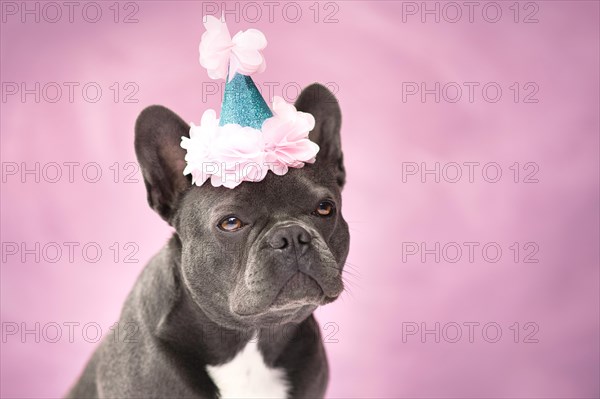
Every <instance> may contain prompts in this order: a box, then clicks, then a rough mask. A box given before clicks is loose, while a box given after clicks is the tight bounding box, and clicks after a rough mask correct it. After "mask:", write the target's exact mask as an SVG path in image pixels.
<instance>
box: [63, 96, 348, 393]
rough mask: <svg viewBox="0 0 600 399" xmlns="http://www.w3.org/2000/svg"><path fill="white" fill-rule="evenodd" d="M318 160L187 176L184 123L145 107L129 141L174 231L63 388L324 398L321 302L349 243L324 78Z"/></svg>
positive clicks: (334, 289) (152, 200)
mask: <svg viewBox="0 0 600 399" xmlns="http://www.w3.org/2000/svg"><path fill="white" fill-rule="evenodd" d="M295 105H296V108H297V109H298V110H299V111H303V112H309V113H311V114H312V115H313V116H314V117H315V128H314V129H313V130H312V131H311V132H310V135H309V138H310V140H312V141H313V142H315V143H317V144H318V145H319V147H320V150H319V153H318V155H317V159H316V161H315V163H314V164H306V165H305V166H304V167H303V168H298V169H293V168H291V169H290V171H289V172H288V173H287V174H285V175H283V176H278V175H275V174H273V173H269V174H268V175H267V176H266V178H265V179H264V180H262V181H260V182H244V183H242V184H241V185H240V186H239V187H237V188H236V189H234V190H230V189H227V188H224V187H213V186H211V184H209V183H205V184H204V185H202V186H201V187H198V186H194V185H192V183H191V179H190V178H189V176H184V175H183V173H182V171H183V169H184V167H185V161H184V156H185V153H184V150H183V149H182V148H181V146H180V141H181V137H182V136H187V135H188V132H189V129H190V128H189V126H188V125H187V124H186V123H185V122H184V121H183V120H182V119H181V118H180V117H178V116H177V115H176V114H175V113H173V112H172V111H170V110H168V109H167V108H164V107H162V106H151V107H148V108H146V109H145V110H143V111H142V113H141V114H140V116H139V117H138V119H137V121H136V125H135V150H136V155H137V158H138V161H139V164H140V167H141V170H142V174H143V178H144V183H145V186H146V190H147V197H148V203H149V204H150V206H151V207H152V209H154V210H155V211H156V212H157V213H158V214H159V215H160V216H161V217H162V218H163V219H164V220H165V221H167V222H168V223H169V224H170V225H171V226H172V227H173V228H174V229H175V232H174V234H173V236H172V238H171V239H170V240H169V241H168V243H167V244H166V245H165V247H164V248H163V249H162V250H161V251H160V252H159V253H158V254H157V255H155V256H154V257H153V258H152V260H151V261H150V262H149V264H148V265H147V266H146V267H145V268H144V270H143V272H142V273H141V275H140V276H139V278H138V280H137V282H136V283H135V286H134V287H133V289H132V291H131V293H130V294H129V296H128V298H127V300H126V302H125V304H124V306H123V309H122V313H121V316H120V319H119V324H118V325H119V329H120V330H121V331H120V332H121V333H120V334H114V335H113V336H109V337H106V338H105V339H104V340H103V341H102V342H101V344H100V346H99V347H98V348H97V350H96V351H95V352H94V354H93V355H92V357H91V359H90V360H89V362H88V363H87V365H86V367H85V368H84V371H83V373H82V375H81V376H80V377H79V380H78V381H77V382H76V384H75V385H74V386H73V387H72V388H71V390H70V391H69V393H68V394H67V398H218V397H222V398H225V397H236V398H238V397H261V398H264V397H288V398H300V397H310V398H316V397H323V396H324V395H325V390H326V387H327V382H328V364H327V357H326V354H325V350H324V346H323V342H322V339H321V335H320V332H319V330H320V328H319V325H318V324H317V322H316V320H315V318H314V316H313V311H314V310H315V309H316V308H317V307H318V306H319V305H324V304H327V303H330V302H332V301H334V300H335V299H336V298H338V297H339V296H340V294H341V293H342V292H343V289H344V285H343V280H342V272H343V268H344V264H345V262H346V257H347V255H348V250H349V240H350V238H349V231H348V225H347V223H346V221H345V220H344V218H343V216H342V212H341V210H342V202H341V191H342V188H343V186H344V183H345V181H346V172H345V168H344V163H343V155H342V150H341V140H340V126H341V111H340V107H339V104H338V102H337V100H336V98H335V96H334V95H333V94H332V93H331V92H330V91H329V90H328V89H327V88H325V87H324V86H322V85H319V84H313V85H311V86H309V87H307V88H305V89H304V90H303V91H302V93H301V94H300V96H299V97H298V99H297V101H296V103H295Z"/></svg>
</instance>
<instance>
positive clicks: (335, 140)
mask: <svg viewBox="0 0 600 399" xmlns="http://www.w3.org/2000/svg"><path fill="white" fill-rule="evenodd" d="M296 109H297V110H298V111H302V112H309V113H311V114H312V115H313V116H314V117H315V128H314V129H313V130H312V131H311V132H310V134H309V138H310V139H311V140H312V141H314V142H315V143H317V144H318V145H319V147H320V150H319V153H318V154H317V161H316V162H317V164H320V165H321V166H325V164H327V165H329V166H330V167H331V168H332V169H333V173H334V174H335V178H336V180H337V183H338V185H339V186H340V188H342V187H343V186H344V184H345V183H346V170H345V169H344V157H343V154H342V145H341V140H340V127H341V124H342V113H341V111H340V106H339V104H338V102H337V99H336V98H335V96H334V95H333V93H332V92H330V91H329V90H328V89H327V88H326V87H325V86H323V85H320V84H318V83H313V84H312V85H310V86H308V87H306V88H305V89H304V90H302V93H300V96H299V97H298V99H297V100H296Z"/></svg>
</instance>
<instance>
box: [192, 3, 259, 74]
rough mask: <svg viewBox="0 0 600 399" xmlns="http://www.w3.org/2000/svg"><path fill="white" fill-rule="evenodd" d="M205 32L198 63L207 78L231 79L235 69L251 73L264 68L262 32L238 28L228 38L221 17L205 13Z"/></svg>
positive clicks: (241, 72) (242, 72)
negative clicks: (232, 35) (204, 69)
mask: <svg viewBox="0 0 600 399" xmlns="http://www.w3.org/2000/svg"><path fill="white" fill-rule="evenodd" d="M204 26H205V28H206V32H204V33H203V34H202V39H201V40H200V48H199V50H200V65H202V66H203V67H204V68H206V70H207V71H208V76H209V77H210V78H211V79H225V78H226V77H227V74H228V73H229V79H230V80H231V79H233V75H235V73H236V72H238V73H240V74H242V75H252V74H254V73H260V72H263V71H264V70H265V68H266V62H265V58H264V57H263V55H262V53H261V50H263V49H264V48H265V47H266V46H267V39H266V37H265V35H264V34H263V33H262V32H261V31H259V30H256V29H248V30H247V31H240V32H238V33H236V35H235V36H234V37H233V39H232V38H231V35H230V34H229V29H228V28H227V24H226V23H225V19H224V18H223V17H221V19H220V20H219V19H217V18H215V17H214V16H212V15H207V16H206V22H205V23H204Z"/></svg>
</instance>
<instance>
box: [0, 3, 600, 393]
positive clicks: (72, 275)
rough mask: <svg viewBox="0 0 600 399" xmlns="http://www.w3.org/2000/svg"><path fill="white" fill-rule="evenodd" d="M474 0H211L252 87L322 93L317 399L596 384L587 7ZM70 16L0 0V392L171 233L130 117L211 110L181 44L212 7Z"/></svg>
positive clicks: (139, 7) (77, 338) (49, 366)
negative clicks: (332, 272)
mask: <svg viewBox="0 0 600 399" xmlns="http://www.w3.org/2000/svg"><path fill="white" fill-rule="evenodd" d="M36 4H37V5H36ZM236 4H237V6H236ZM473 4H474V5H473V6H465V5H464V4H463V3H462V2H458V3H443V2H441V3H440V2H427V3H421V2H394V1H386V2H383V1H369V2H367V1H364V2H361V1H348V2H342V1H337V2H322V3H316V5H315V3H313V2H296V3H281V2H273V3H272V5H268V4H267V5H265V4H264V3H263V2H257V3H251V5H250V6H248V5H247V4H246V3H241V2H228V3H227V6H226V7H227V8H228V10H233V11H232V12H230V13H229V14H228V15H227V18H228V23H229V26H230V29H231V31H232V32H237V30H239V29H247V28H249V27H254V28H258V29H261V30H262V31H263V32H264V33H265V34H266V36H267V38H268V39H269V45H268V47H267V49H266V52H265V54H266V57H267V62H268V68H267V71H266V72H265V73H264V74H263V75H260V76H258V77H257V79H256V81H257V83H258V84H259V86H260V87H261V88H262V89H263V93H264V94H265V96H270V95H272V94H275V95H283V96H284V98H286V99H287V100H288V101H293V100H294V99H295V97H296V95H297V88H298V87H304V86H306V85H307V84H309V83H312V82H314V81H318V82H322V83H329V86H330V87H331V88H332V89H333V90H334V91H336V93H337V97H338V98H339V100H340V104H341V107H342V111H343V128H342V134H343V146H344V152H345V159H346V167H347V172H348V184H347V187H346V189H345V197H344V201H345V203H344V209H343V211H344V214H345V217H346V219H347V220H348V221H349V223H350V228H351V235H352V245H351V252H350V256H349V259H348V261H349V264H350V266H349V273H348V275H347V279H348V280H349V281H348V282H349V284H348V288H349V291H350V292H348V293H347V294H345V295H344V296H343V299H342V300H339V301H337V302H336V303H334V304H331V305H328V306H326V307H324V308H323V309H321V310H319V311H318V315H317V316H318V319H319V321H320V322H321V324H322V326H323V332H324V335H325V336H326V337H327V343H326V344H325V345H326V349H327V351H328V355H329V359H330V364H331V371H332V373H331V382H330V386H329V390H328V396H329V397H332V398H333V397H375V396H376V397H410V398H416V397H556V398H559V397H560V398H567V397H578V398H582V397H590V398H591V397H598V395H599V394H600V392H599V382H598V375H599V336H598V334H599V301H598V300H599V297H598V296H599V267H598V265H599V255H598V253H599V252H598V242H599V225H598V221H599V211H598V204H599V198H598V194H599V186H598V178H599V176H598V170H599V164H598V148H599V142H598V137H599V135H598V132H599V118H598V115H599V114H598V112H599V111H598V110H599V105H600V104H599V81H598V69H599V54H598V51H599V50H598V49H599V39H598V38H599V31H598V28H599V22H598V21H599V5H598V3H597V2H594V1H569V2H567V1H565V2H560V1H538V2H529V3H518V4H517V6H515V5H514V4H513V2H500V3H491V4H490V3H485V2H474V3H473ZM56 5H58V7H57V6H56ZM96 6H97V7H96ZM26 7H27V8H26ZM36 7H37V8H36ZM73 7H74V8H73V9H72V10H71V11H72V14H71V15H69V11H70V10H69V8H68V7H67V6H65V5H63V3H62V2H59V3H44V2H27V3H26V4H25V3H21V2H2V18H3V20H2V28H1V29H2V31H1V37H2V38H1V46H2V47H1V56H2V67H1V75H2V76H1V81H2V96H3V97H2V102H1V107H2V109H1V130H2V151H1V155H2V179H3V180H2V205H1V206H2V208H1V209H2V230H1V232H2V239H1V241H2V268H1V272H2V276H1V277H2V278H1V281H2V282H1V288H2V293H1V299H2V334H3V336H2V348H1V349H2V352H1V384H0V385H1V387H2V388H1V394H2V396H3V397H28V398H32V397H59V396H60V395H62V394H64V393H65V392H66V390H67V388H68V387H69V385H70V384H71V383H72V382H73V381H74V380H75V378H76V376H77V374H78V373H79V372H80V370H81V369H82V367H83V365H84V363H85V362H86V360H87V358H88V357H89V355H90V354H91V353H92V351H93V350H94V348H95V347H96V345H97V344H96V343H95V342H94V341H95V336H96V333H97V331H96V329H95V326H100V327H101V328H102V335H107V334H108V333H109V332H110V330H109V327H110V326H111V325H112V324H113V323H114V322H115V321H116V320H117V318H118V315H119V311H120V308H121V305H122V303H123V301H124V298H125V296H126V295H127V293H128V291H129V290H130V288H131V287H132V285H133V283H134V281H135V279H136V276H137V275H138V273H139V272H140V270H141V268H142V267H143V265H144V264H145V263H146V262H147V261H148V259H150V257H151V256H152V255H153V254H154V253H156V252H157V251H158V250H159V248H160V247H161V246H162V245H163V243H164V242H165V240H166V239H167V238H168V237H169V235H170V229H169V228H168V226H166V225H165V224H164V223H163V222H162V221H161V220H160V219H159V217H158V216H157V215H155V214H154V213H153V212H152V211H151V210H150V209H149V208H148V206H147V205H146V199H145V192H144V187H143V184H142V183H141V182H140V181H139V179H140V175H139V172H138V171H137V170H136V167H135V165H134V164H130V162H135V155H134V151H133V124H134V121H135V118H136V116H137V115H138V114H139V112H140V111H141V109H142V108H143V107H145V106H147V105H150V104H155V103H158V104H164V105H166V106H168V107H170V108H171V109H173V110H174V111H176V112H177V113H179V114H180V115H181V116H182V117H183V118H184V119H185V120H186V121H194V122H196V123H198V122H199V121H200V116H201V115H202V112H203V111H204V109H205V108H206V107H212V108H216V107H218V106H219V101H220V88H219V86H218V85H217V86H215V85H214V83H212V81H210V80H209V79H208V77H207V75H206V72H205V71H204V70H203V69H202V68H201V67H200V65H199V64H198V60H197V58H198V54H197V51H198V50H197V47H198V43H199V39H200V35H201V33H202V32H203V27H202V23H201V22H202V14H203V10H206V11H210V12H212V13H214V12H215V10H221V8H222V4H221V2H207V3H200V2H188V1H181V2H168V3H167V2H166V1H140V2H129V3H120V4H118V7H115V6H114V4H113V2H106V3H104V2H99V3H94V4H91V5H90V4H88V3H79V2H75V6H73ZM206 7H208V8H206ZM235 7H237V11H235ZM269 7H272V8H269ZM469 7H473V8H471V9H469ZM97 8H99V9H100V11H101V14H97V11H98V10H97ZM425 8H426V9H425ZM498 9H499V10H500V12H501V14H498ZM27 10H33V11H31V12H30V13H28V12H27ZM298 10H300V13H298ZM427 10H430V11H431V10H433V11H431V13H429V12H428V11H427ZM436 10H437V11H436ZM117 11H118V13H117ZM257 11H260V13H261V14H260V15H259V14H257ZM270 11H271V15H269V12H270ZM58 12H60V14H58ZM216 12H219V11H216ZM236 17H237V18H239V21H237V22H236ZM36 18H37V19H38V20H39V21H36ZM436 18H439V22H437V21H436ZM22 19H24V20H25V21H24V22H23V21H22ZM70 19H72V22H71V21H70ZM115 19H116V22H115ZM94 20H97V22H93V21H94ZM136 20H137V22H136ZM53 21H54V22H53ZM252 21H256V22H252ZM125 22H129V23H125ZM36 84H39V86H36ZM69 88H72V90H73V91H72V93H70V89H69ZM84 88H85V90H84ZM98 89H99V90H100V91H101V96H100V97H98V96H97V94H98ZM459 94H460V98H458V97H459ZM436 96H437V97H438V98H436ZM36 97H38V98H36ZM436 100H437V101H436ZM94 101H95V102H94ZM71 162H73V163H71ZM36 163H37V164H36ZM436 163H437V164H436ZM477 163H478V164H477ZM436 165H437V166H436ZM436 167H437V171H436ZM26 170H29V171H31V172H26ZM427 171H429V172H427ZM70 172H72V173H71V174H70ZM98 172H101V176H99V177H97V173H98ZM469 172H472V173H471V174H470V173H469ZM499 172H500V173H501V175H499V176H497V174H498V173H499ZM36 180H37V181H36ZM96 180H97V181H96ZM436 180H437V181H436ZM131 181H132V182H131ZM136 181H137V182H136ZM70 243H72V244H70ZM115 243H116V244H115ZM515 243H517V244H515ZM69 248H72V249H73V251H72V254H70V253H69ZM98 249H99V250H100V251H101V253H100V254H97V250H98ZM470 249H472V251H470ZM459 251H460V252H459ZM498 251H501V252H498ZM36 257H37V258H39V259H36ZM436 258H438V259H436ZM132 261H137V263H131V262H132ZM536 261H537V262H536ZM36 323H39V324H36ZM70 323H79V324H78V325H76V324H70ZM96 323H97V324H96ZM515 323H518V324H515ZM36 325H37V326H38V327H36ZM69 326H72V327H71V328H72V330H71V332H72V334H69V332H70V331H69ZM24 330H28V331H30V332H29V333H28V332H27V331H24ZM36 331H37V332H36ZM58 332H60V333H61V335H60V336H57V333H58ZM459 332H460V333H461V335H460V336H457V334H458V333H459ZM499 332H500V333H501V334H502V335H501V336H498V333H499ZM70 335H71V336H70ZM436 340H437V341H439V342H436ZM36 341H39V342H36ZM54 341H55V342H54ZM515 341H516V342H515Z"/></svg>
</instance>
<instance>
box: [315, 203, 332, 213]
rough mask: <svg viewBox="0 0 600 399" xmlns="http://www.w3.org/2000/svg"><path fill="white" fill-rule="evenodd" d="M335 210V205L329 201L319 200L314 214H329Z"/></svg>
mask: <svg viewBox="0 0 600 399" xmlns="http://www.w3.org/2000/svg"><path fill="white" fill-rule="evenodd" d="M334 211H335V206H334V205H333V203H332V202H331V201H321V202H320V203H319V206H318V207H317V209H315V211H314V214H315V215H317V216H331V215H333V212H334Z"/></svg>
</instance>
